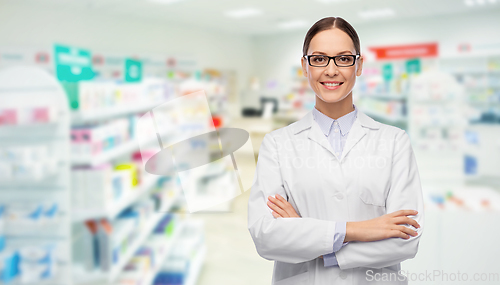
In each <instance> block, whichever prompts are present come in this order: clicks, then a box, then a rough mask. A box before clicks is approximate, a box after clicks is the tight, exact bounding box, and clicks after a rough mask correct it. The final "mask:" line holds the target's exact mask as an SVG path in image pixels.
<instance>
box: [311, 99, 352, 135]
mask: <svg viewBox="0 0 500 285" xmlns="http://www.w3.org/2000/svg"><path fill="white" fill-rule="evenodd" d="M352 106H353V107H354V111H352V112H350V113H348V114H345V115H344V116H342V117H340V118H338V119H337V120H334V119H332V118H330V117H328V116H327V115H325V114H323V113H321V112H320V111H318V109H316V106H314V108H313V118H314V120H315V121H316V122H317V123H318V125H319V127H320V128H321V131H323V133H324V134H325V136H328V135H329V134H330V130H331V128H332V125H333V122H335V121H337V122H338V124H339V128H340V133H341V134H342V136H345V135H347V134H348V133H349V131H350V130H351V127H352V125H353V124H354V121H355V120H356V117H357V113H358V109H357V108H356V105H354V104H353V105H352Z"/></svg>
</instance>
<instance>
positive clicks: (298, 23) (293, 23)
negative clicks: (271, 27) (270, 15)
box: [278, 20, 307, 29]
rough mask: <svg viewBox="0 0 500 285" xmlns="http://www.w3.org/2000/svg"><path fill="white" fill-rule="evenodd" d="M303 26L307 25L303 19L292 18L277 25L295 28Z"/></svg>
mask: <svg viewBox="0 0 500 285" xmlns="http://www.w3.org/2000/svg"><path fill="white" fill-rule="evenodd" d="M305 26H307V22H306V21H304V20H292V21H288V22H283V23H279V24H278V27H279V28H281V29H297V28H302V27H305Z"/></svg>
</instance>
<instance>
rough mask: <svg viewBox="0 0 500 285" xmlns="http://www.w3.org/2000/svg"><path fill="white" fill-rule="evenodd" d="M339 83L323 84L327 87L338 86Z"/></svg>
mask: <svg viewBox="0 0 500 285" xmlns="http://www.w3.org/2000/svg"><path fill="white" fill-rule="evenodd" d="M340 84H342V83H323V85H325V86H328V87H335V86H339V85H340Z"/></svg>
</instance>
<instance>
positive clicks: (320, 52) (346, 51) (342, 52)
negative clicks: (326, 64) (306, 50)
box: [312, 50, 352, 55]
mask: <svg viewBox="0 0 500 285" xmlns="http://www.w3.org/2000/svg"><path fill="white" fill-rule="evenodd" d="M315 53H319V54H324V55H327V54H326V53H324V52H322V51H315V52H313V53H312V54H315ZM344 53H348V54H352V52H351V51H349V50H345V51H341V52H339V53H337V55H339V54H344Z"/></svg>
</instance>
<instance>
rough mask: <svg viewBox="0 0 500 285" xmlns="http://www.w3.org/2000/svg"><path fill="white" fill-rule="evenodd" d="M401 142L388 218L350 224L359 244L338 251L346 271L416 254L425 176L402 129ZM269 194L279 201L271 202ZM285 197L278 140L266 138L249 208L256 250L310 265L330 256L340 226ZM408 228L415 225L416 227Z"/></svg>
mask: <svg viewBox="0 0 500 285" xmlns="http://www.w3.org/2000/svg"><path fill="white" fill-rule="evenodd" d="M396 140H397V142H398V145H399V148H398V149H397V150H395V151H394V154H393V164H392V169H393V171H392V175H391V176H392V178H391V190H390V192H389V194H388V197H387V198H386V213H388V214H386V215H383V216H380V217H377V218H375V219H372V220H367V221H359V222H348V223H347V224H346V236H345V240H344V241H357V242H351V243H349V244H348V245H346V246H344V247H342V248H341V249H340V250H338V251H337V252H336V253H335V254H336V258H337V261H338V265H339V267H340V268H341V269H342V270H344V269H349V268H356V267H371V268H383V267H387V266H391V265H394V264H397V263H399V262H401V261H403V260H406V259H408V258H413V257H414V256H415V254H416V253H417V250H418V244H419V239H420V236H421V234H422V231H423V228H424V224H423V222H424V216H423V214H424V213H423V197H422V193H421V185H420V178H419V176H418V171H417V169H416V160H415V158H414V155H413V151H412V149H411V145H410V142H409V137H408V136H407V134H406V133H405V132H404V131H402V132H400V133H398V135H397V137H396ZM270 195H276V198H269V197H270ZM271 197H272V196H271ZM283 197H286V193H285V189H284V187H283V181H282V177H281V171H280V165H279V161H278V156H277V147H276V142H275V140H274V138H273V136H272V135H271V134H267V135H266V136H265V137H264V140H263V142H262V145H261V149H260V151H259V159H258V161H257V169H256V173H255V180H254V184H253V186H252V190H251V193H250V199H249V204H248V229H249V231H250V234H251V236H252V239H253V241H254V243H255V245H256V249H257V252H258V253H259V255H261V256H262V257H264V258H266V259H268V260H275V261H281V262H286V263H300V262H305V261H309V260H312V259H314V258H318V257H320V256H322V255H324V254H329V253H331V252H332V251H333V243H334V241H333V240H334V234H335V225H336V222H334V221H326V220H319V219H313V218H308V217H299V216H298V215H297V213H296V212H295V210H293V211H291V210H292V209H293V207H292V206H291V205H290V204H289V203H288V202H286V203H285V201H286V200H285V199H284V198H283ZM273 199H274V200H273ZM280 199H281V201H280ZM266 203H271V204H273V205H274V206H273V205H271V204H267V205H266ZM271 206H273V207H275V208H272V207H271ZM269 208H271V209H272V212H273V213H272V214H271V211H270V210H269ZM402 209H404V210H402ZM410 209H411V210H410ZM413 210H418V213H417V212H414V211H413ZM408 216H413V218H410V217H408ZM403 224H408V225H412V226H413V227H414V229H410V228H408V227H406V226H404V225H403ZM415 232H416V233H417V235H415ZM312 233H314V234H312ZM370 241H372V242H370Z"/></svg>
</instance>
